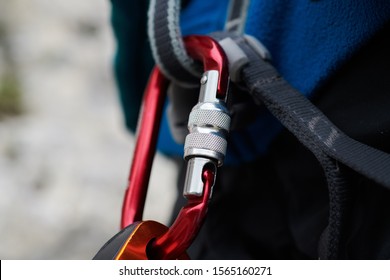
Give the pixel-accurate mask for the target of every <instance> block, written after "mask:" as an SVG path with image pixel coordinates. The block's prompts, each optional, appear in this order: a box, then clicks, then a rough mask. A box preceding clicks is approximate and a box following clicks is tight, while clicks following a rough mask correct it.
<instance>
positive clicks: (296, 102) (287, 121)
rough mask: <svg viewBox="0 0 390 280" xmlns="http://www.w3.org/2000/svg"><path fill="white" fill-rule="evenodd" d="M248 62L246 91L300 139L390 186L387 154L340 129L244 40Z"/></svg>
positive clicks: (243, 73) (388, 157)
mask: <svg viewBox="0 0 390 280" xmlns="http://www.w3.org/2000/svg"><path fill="white" fill-rule="evenodd" d="M239 46H240V47H241V48H242V49H243V51H244V52H245V53H246V54H247V55H248V57H249V61H250V63H249V64H248V65H247V66H246V67H245V68H244V69H243V72H242V75H243V81H244V83H245V85H246V86H247V88H248V91H249V92H250V93H251V94H252V96H253V97H254V98H255V99H257V100H258V101H262V102H263V103H264V104H265V105H266V107H267V108H268V109H269V110H270V111H271V113H273V114H274V115H275V116H276V117H277V118H278V119H279V121H280V122H281V123H282V124H283V125H284V126H285V127H286V128H287V129H289V130H290V131H291V132H292V133H293V134H294V135H295V136H296V137H297V138H298V139H299V140H301V142H303V143H304V144H306V145H307V146H310V147H311V149H314V150H319V151H321V152H322V153H324V154H326V155H328V156H329V157H330V158H333V159H335V160H337V161H340V162H341V163H343V164H345V165H346V166H348V167H350V168H351V169H353V170H355V171H356V172H358V173H360V174H362V175H364V176H366V177H368V178H370V179H372V180H374V181H375V182H377V183H379V184H381V185H383V186H385V187H387V188H389V189H390V155H389V154H387V153H385V152H382V151H380V150H377V149H374V148H372V147H370V146H367V145H365V144H363V143H361V142H358V141H356V140H354V139H352V138H350V137H348V136H347V135H345V134H344V133H343V132H342V131H340V130H339V129H338V128H337V127H336V126H335V125H334V124H333V123H332V122H331V121H330V120H329V119H328V118H327V117H326V116H325V115H324V114H323V113H322V112H321V111H320V110H319V109H318V108H317V107H315V106H314V105H313V104H312V103H311V102H310V101H309V100H308V99H307V98H305V97H304V96H303V95H302V94H301V93H299V92H298V91H297V90H295V89H294V88H293V87H292V86H291V85H289V84H288V83H287V81H286V80H284V79H283V78H282V77H281V76H280V75H279V73H278V72H277V71H276V69H275V68H274V67H273V66H272V65H270V64H269V63H267V62H265V61H263V60H262V59H261V58H260V57H259V56H258V55H257V54H256V53H255V52H254V51H253V50H252V49H251V48H250V47H249V46H248V45H246V44H245V42H244V40H240V42H239Z"/></svg>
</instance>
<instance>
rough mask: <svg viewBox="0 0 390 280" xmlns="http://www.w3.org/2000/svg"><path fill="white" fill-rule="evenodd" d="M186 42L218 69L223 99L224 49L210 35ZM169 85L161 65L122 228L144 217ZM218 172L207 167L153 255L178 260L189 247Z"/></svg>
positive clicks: (146, 109) (153, 79)
mask: <svg viewBox="0 0 390 280" xmlns="http://www.w3.org/2000/svg"><path fill="white" fill-rule="evenodd" d="M184 44H185V47H186V50H187V52H188V54H189V55H190V56H191V57H193V58H194V59H196V60H200V61H201V62H202V63H203V66H204V70H205V71H209V70H217V71H218V72H219V79H218V87H217V92H216V95H217V97H218V98H221V99H224V98H225V95H226V92H227V86H228V79H229V77H228V69H227V61H226V56H225V53H224V51H223V50H222V48H221V47H220V46H219V44H218V43H217V42H216V41H214V39H212V38H210V37H208V36H189V37H186V38H185V39H184ZM167 85H168V80H167V79H166V78H165V77H164V75H163V74H162V73H161V71H160V70H159V68H158V67H155V68H154V70H153V71H152V74H151V76H150V78H149V83H148V86H147V88H146V90H145V95H144V100H143V106H142V109H141V115H140V122H139V127H138V130H137V141H136V147H135V151H134V156H133V162H132V165H131V170H130V176H129V184H128V187H127V190H126V193H125V198H124V202H123V208H122V220H121V227H122V228H124V227H126V226H128V225H130V224H132V223H134V222H136V221H140V220H142V214H143V209H144V204H145V199H146V193H147V187H148V183H149V177H150V171H151V168H152V163H153V157H154V154H155V150H156V144H157V138H158V130H159V125H160V121H161V116H162V111H163V106H164V100H165V94H166V89H167ZM215 171H216V170H215V169H214V168H213V167H210V168H208V167H206V168H205V169H204V171H203V174H202V180H203V183H204V189H203V194H202V196H201V197H198V196H189V197H187V199H188V203H187V205H186V206H184V207H183V208H182V209H181V211H180V213H179V214H178V216H177V218H176V220H175V222H174V223H173V225H172V226H171V227H170V228H169V230H168V231H167V232H166V233H165V234H163V235H162V236H160V237H158V238H156V239H155V240H154V242H153V243H151V244H150V246H149V247H150V249H151V250H150V256H151V257H152V258H158V259H175V258H177V257H178V256H180V255H181V254H182V253H183V252H184V251H185V250H186V249H187V248H188V247H189V246H190V244H191V243H192V241H193V239H194V238H195V236H196V234H197V233H198V231H199V229H200V227H201V225H202V223H203V220H204V218H205V214H206V212H207V205H208V200H209V198H210V195H211V189H212V186H213V185H214V177H215Z"/></svg>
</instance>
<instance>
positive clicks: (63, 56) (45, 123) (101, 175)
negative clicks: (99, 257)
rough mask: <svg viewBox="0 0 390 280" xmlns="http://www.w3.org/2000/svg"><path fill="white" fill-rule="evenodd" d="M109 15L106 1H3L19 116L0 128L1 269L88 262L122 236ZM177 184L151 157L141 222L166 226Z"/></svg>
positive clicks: (122, 182) (120, 151) (128, 149)
mask: <svg viewBox="0 0 390 280" xmlns="http://www.w3.org/2000/svg"><path fill="white" fill-rule="evenodd" d="M109 13H110V6H109V1H104V0H98V1H96V0H82V1H77V0H68V1H49V0H12V1H9V0H0V17H1V18H2V21H3V22H5V24H6V28H7V34H8V35H9V36H8V37H7V40H8V43H9V44H10V46H11V50H12V56H13V59H14V61H15V65H16V67H17V70H18V76H19V78H20V82H21V88H22V92H23V101H24V107H25V112H24V114H23V115H21V116H17V117H10V118H7V119H5V120H2V121H0V258H1V259H90V258H92V257H93V255H94V254H95V253H96V252H97V250H98V249H99V248H100V247H101V246H102V245H103V243H104V242H105V241H107V240H108V239H109V238H110V237H111V236H112V235H113V234H115V233H116V232H117V231H118V229H119V220H120V210H121V204H122V198H123V192H124V189H125V186H126V183H127V176H128V171H129V167H130V160H131V154H132V151H133V149H134V137H133V136H132V135H130V134H129V133H127V131H126V130H125V128H124V125H123V120H122V115H121V111H120V106H119V103H118V100H117V95H116V92H115V91H116V89H115V85H114V82H113V77H112V73H111V60H112V57H113V52H114V48H115V46H114V42H113V38H112V34H111V29H110V25H109ZM0 62H1V60H0ZM176 175H177V174H176V169H175V165H174V163H173V162H172V161H171V160H170V159H167V158H165V157H163V156H161V155H157V158H156V159H155V165H154V168H153V174H152V178H151V185H150V190H149V195H148V202H147V206H146V207H147V208H146V213H145V217H146V218H152V219H154V220H157V221H160V222H164V223H165V222H166V221H167V219H168V215H169V212H170V209H171V207H172V200H173V197H174V196H175V189H176V187H175V185H174V182H175V178H176Z"/></svg>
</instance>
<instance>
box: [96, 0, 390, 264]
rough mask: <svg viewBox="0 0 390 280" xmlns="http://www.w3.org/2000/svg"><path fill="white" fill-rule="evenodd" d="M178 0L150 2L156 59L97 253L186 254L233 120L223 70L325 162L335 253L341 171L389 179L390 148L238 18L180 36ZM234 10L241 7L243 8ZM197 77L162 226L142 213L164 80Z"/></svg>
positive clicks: (330, 252) (329, 238)
mask: <svg viewBox="0 0 390 280" xmlns="http://www.w3.org/2000/svg"><path fill="white" fill-rule="evenodd" d="M179 2H180V1H176V0H167V1H157V0H152V1H151V4H150V10H149V30H148V33H149V37H150V41H151V46H152V51H153V54H154V57H155V60H156V62H157V65H158V66H157V67H155V68H154V70H153V72H152V74H151V77H150V80H149V84H148V86H147V89H146V91H145V96H144V105H143V109H142V111H141V120H140V122H139V124H140V125H139V128H138V131H137V144H136V148H135V153H134V157H133V164H132V167H131V172H130V178H129V186H128V189H127V191H126V195H125V200H124V204H123V210H122V222H121V226H122V228H123V230H122V231H121V232H120V233H118V234H117V235H116V236H114V237H113V238H112V239H111V240H110V241H108V242H107V243H106V245H105V246H104V247H103V248H102V249H101V250H100V251H99V252H98V253H97V255H96V256H95V259H186V258H188V256H187V255H186V253H185V251H186V250H187V248H188V247H189V246H190V244H191V242H192V241H193V239H194V238H195V236H196V234H197V232H198V231H199V229H200V227H201V225H202V222H203V220H204V219H205V215H206V212H207V205H208V202H209V199H210V197H211V194H212V188H213V185H214V183H215V176H216V172H217V167H218V166H221V165H222V164H223V160H224V157H225V153H226V147H227V134H228V132H229V129H230V122H231V119H230V116H229V111H228V109H227V107H226V103H227V99H228V92H229V82H230V78H229V74H230V76H231V77H232V81H233V82H234V83H236V84H237V85H239V86H240V87H241V88H244V89H245V90H246V91H247V92H248V93H249V94H250V95H251V96H252V98H253V100H254V101H255V102H256V104H260V106H265V107H266V108H267V109H268V110H269V111H270V112H271V113H272V114H273V115H274V116H275V117H276V118H277V119H278V120H279V121H280V122H281V123H282V124H283V125H284V126H285V127H286V128H287V129H288V130H289V131H290V132H291V133H292V134H294V135H295V137H296V138H297V139H298V140H299V141H300V142H301V143H302V144H303V145H304V146H306V147H307V148H308V149H309V150H310V151H311V152H312V153H313V154H314V155H315V157H316V158H317V159H318V161H319V163H320V164H321V166H322V167H323V170H324V174H325V177H326V179H327V183H328V189H329V201H330V207H329V221H328V226H327V229H326V230H325V231H324V234H323V235H322V236H321V240H320V245H321V246H320V248H319V257H320V258H321V259H332V258H337V257H338V254H339V244H340V239H341V238H342V234H343V228H342V226H341V225H342V223H343V220H344V219H345V216H346V213H345V209H343V207H342V206H341V205H342V202H343V200H345V197H347V196H346V193H347V192H348V191H349V189H350V182H348V180H347V179H346V177H345V176H344V174H345V172H346V170H353V171H355V172H357V173H359V174H362V175H364V176H365V177H367V178H369V179H371V180H373V181H375V182H377V183H378V184H380V185H383V186H384V187H386V188H388V189H390V155H389V154H387V153H385V152H382V151H380V150H377V149H374V148H372V147H370V146H367V145H365V144H363V143H360V142H358V141H356V140H353V139H351V138H350V137H348V136H347V135H345V134H344V133H343V132H342V131H341V130H340V129H338V128H337V127H336V126H335V125H334V124H333V123H332V122H331V121H330V120H329V119H328V118H327V117H326V116H325V115H324V114H323V113H322V112H321V111H320V110H319V109H318V108H317V107H316V106H314V105H313V104H312V103H311V102H310V101H309V100H308V99H306V97H304V96H303V95H302V94H301V93H299V92H298V91H297V90H295V89H294V88H293V87H292V86H291V85H289V84H288V82H287V81H286V80H284V79H283V78H282V77H281V76H280V74H279V73H278V72H277V71H276V69H275V68H274V67H273V66H272V65H271V64H270V63H269V60H270V55H269V54H268V52H267V51H266V49H265V48H264V46H262V45H261V43H259V42H257V41H256V39H255V38H253V37H250V36H247V35H240V27H239V25H235V24H234V21H231V24H230V25H229V24H227V27H226V32H219V33H214V34H211V35H210V36H189V37H186V38H184V40H183V39H182V38H181V34H180V30H179V29H178V18H179V17H178V13H179V8H178V7H179V6H180V5H178V3H179ZM233 2H237V3H238V2H241V4H243V3H244V4H243V6H241V7H244V5H247V1H233ZM157 11H158V15H157ZM232 11H234V9H233V10H231V11H230V14H231V17H233V18H234V17H235V15H234V13H233V12H232ZM240 14H242V15H245V12H240ZM238 22H239V21H238ZM236 23H237V21H236ZM172 30H175V31H176V32H172ZM199 62H201V63H200V64H201V65H202V66H203V71H201V70H200V69H202V67H200V64H199ZM228 67H229V70H228ZM202 72H203V74H202ZM229 72H230V73H229ZM199 78H200V83H201V87H200V95H199V102H198V104H197V105H195V107H194V108H193V110H192V111H191V113H190V116H189V121H188V128H189V134H188V135H187V137H186V141H185V146H184V157H185V159H186V160H187V161H188V169H187V174H186V181H185V186H184V196H185V197H186V198H187V200H188V202H187V205H186V206H184V207H183V208H182V209H181V211H180V213H179V214H178V216H177V218H176V220H175V222H174V223H173V225H172V226H171V227H169V228H168V227H166V226H163V225H161V224H159V223H157V222H154V221H142V212H143V208H144V202H145V198H146V190H147V185H148V180H149V176H150V170H151V166H152V161H153V156H154V153H155V147H156V142H157V136H158V126H159V123H160V119H161V114H162V111H163V103H164V100H165V92H166V90H167V86H168V80H169V81H173V82H175V83H177V84H180V85H182V86H183V87H194V86H195V85H196V84H199V83H198V82H195V81H199ZM330 233H331V234H330Z"/></svg>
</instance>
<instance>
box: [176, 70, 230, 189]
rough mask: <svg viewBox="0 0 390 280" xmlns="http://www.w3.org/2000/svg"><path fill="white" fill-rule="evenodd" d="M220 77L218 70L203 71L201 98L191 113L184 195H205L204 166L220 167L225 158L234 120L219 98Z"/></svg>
mask: <svg viewBox="0 0 390 280" xmlns="http://www.w3.org/2000/svg"><path fill="white" fill-rule="evenodd" d="M218 77H219V73H218V71H216V70H210V71H207V72H205V73H204V74H203V76H202V79H201V88H200V95H199V101H198V103H197V104H196V105H195V106H194V107H193V108H192V111H191V113H190V116H189V120H188V130H189V134H188V135H187V137H186V139H185V144H184V158H185V159H186V160H187V161H188V165H187V175H186V181H185V183H184V196H189V195H196V196H201V195H202V193H203V185H204V182H203V181H202V172H203V170H204V168H205V167H206V165H209V166H210V165H212V166H214V168H213V169H216V167H217V166H221V165H222V164H223V161H224V158H225V154H226V148H227V141H226V139H227V135H228V132H229V129H230V120H231V119H230V115H229V111H228V109H227V108H226V103H225V100H221V99H218V98H217V87H218Z"/></svg>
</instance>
